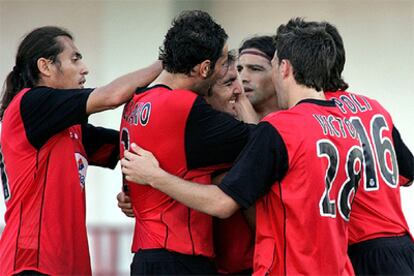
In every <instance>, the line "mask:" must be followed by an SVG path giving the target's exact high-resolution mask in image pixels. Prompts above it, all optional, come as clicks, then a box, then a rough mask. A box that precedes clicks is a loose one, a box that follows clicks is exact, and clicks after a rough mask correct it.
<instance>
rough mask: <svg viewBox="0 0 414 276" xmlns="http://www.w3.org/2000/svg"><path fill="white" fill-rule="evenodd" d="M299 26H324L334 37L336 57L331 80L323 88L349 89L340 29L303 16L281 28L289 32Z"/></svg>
mask: <svg viewBox="0 0 414 276" xmlns="http://www.w3.org/2000/svg"><path fill="white" fill-rule="evenodd" d="M283 28H284V29H283ZM297 28H324V29H325V31H326V32H327V33H328V34H329V35H330V36H331V37H332V39H333V41H334V42H335V46H336V59H335V63H334V66H333V68H332V72H331V77H330V80H329V81H328V82H327V83H326V85H325V87H324V88H323V89H324V91H337V90H346V89H348V87H349V85H348V83H346V82H345V80H344V79H343V78H342V72H343V70H344V67H345V60H346V57H345V47H344V43H343V40H342V37H341V35H340V34H339V31H338V29H337V28H336V27H335V26H334V25H332V24H330V23H329V22H326V21H322V22H316V21H305V20H304V19H303V18H300V17H297V18H293V19H291V20H290V21H289V22H288V23H287V24H286V25H284V27H282V29H281V32H289V31H292V30H294V29H297Z"/></svg>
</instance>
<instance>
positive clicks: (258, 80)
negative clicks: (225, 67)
mask: <svg viewBox="0 0 414 276" xmlns="http://www.w3.org/2000/svg"><path fill="white" fill-rule="evenodd" d="M246 50H253V51H257V52H260V51H258V50H257V49H246ZM237 69H238V71H239V74H240V77H241V80H242V82H243V88H244V91H245V93H246V96H247V98H248V99H249V100H250V102H251V103H252V105H253V106H254V107H258V106H260V105H263V104H265V103H266V101H267V100H269V99H270V98H272V97H274V96H275V88H274V86H273V83H272V65H271V63H270V62H269V60H267V59H266V58H265V57H262V56H259V55H255V54H243V55H241V56H240V57H239V61H238V65H237Z"/></svg>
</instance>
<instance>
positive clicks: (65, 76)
mask: <svg viewBox="0 0 414 276" xmlns="http://www.w3.org/2000/svg"><path fill="white" fill-rule="evenodd" d="M59 41H60V43H61V44H62V46H63V51H62V52H61V53H60V54H59V55H58V56H57V61H56V62H54V63H53V64H52V73H51V74H52V75H51V79H52V83H53V87H54V88H60V89H74V88H83V86H84V84H85V81H86V79H85V76H86V75H87V74H88V73H89V72H88V68H87V67H86V66H85V64H84V63H83V61H82V55H81V54H80V53H79V50H78V48H77V47H76V46H75V44H74V43H73V40H72V39H70V38H69V37H66V36H62V37H59Z"/></svg>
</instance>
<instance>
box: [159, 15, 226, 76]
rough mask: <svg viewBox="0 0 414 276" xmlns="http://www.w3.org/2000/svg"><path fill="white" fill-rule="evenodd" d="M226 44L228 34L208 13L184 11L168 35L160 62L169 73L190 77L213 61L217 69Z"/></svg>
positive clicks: (174, 21)
mask: <svg viewBox="0 0 414 276" xmlns="http://www.w3.org/2000/svg"><path fill="white" fill-rule="evenodd" d="M226 40H227V34H226V32H225V31H224V29H223V28H222V27H221V26H220V25H219V24H217V23H216V22H214V20H213V19H212V18H211V16H210V15H209V14H208V13H206V12H204V11H199V10H192V11H184V12H182V13H181V14H180V15H179V16H178V17H176V18H175V19H174V20H173V22H172V27H171V28H170V29H169V30H168V32H167V34H166V35H165V39H164V43H163V46H162V47H161V48H160V59H161V60H162V64H163V67H164V69H165V70H167V71H168V72H170V73H183V74H189V73H190V72H191V70H192V68H193V67H194V66H196V65H197V64H199V63H201V62H203V61H204V60H210V61H211V68H212V69H214V66H215V63H216V62H217V60H218V59H219V58H220V56H221V55H222V51H223V47H224V44H225V43H226Z"/></svg>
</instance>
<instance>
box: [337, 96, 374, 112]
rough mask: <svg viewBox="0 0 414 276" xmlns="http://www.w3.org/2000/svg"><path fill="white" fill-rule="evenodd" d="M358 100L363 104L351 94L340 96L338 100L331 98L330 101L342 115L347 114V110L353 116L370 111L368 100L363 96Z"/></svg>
mask: <svg viewBox="0 0 414 276" xmlns="http://www.w3.org/2000/svg"><path fill="white" fill-rule="evenodd" d="M360 98H361V99H362V101H363V102H361V101H359V100H358V99H357V98H356V97H355V95H353V94H349V95H341V96H340V97H339V99H338V98H332V100H334V101H335V103H336V106H338V107H339V109H340V110H341V112H342V113H344V114H347V113H348V112H347V109H348V111H350V112H351V113H353V114H355V113H357V112H366V111H371V110H372V107H371V105H370V104H369V102H368V100H367V99H366V98H365V97H363V96H360ZM345 107H346V108H347V109H346V108H345Z"/></svg>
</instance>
